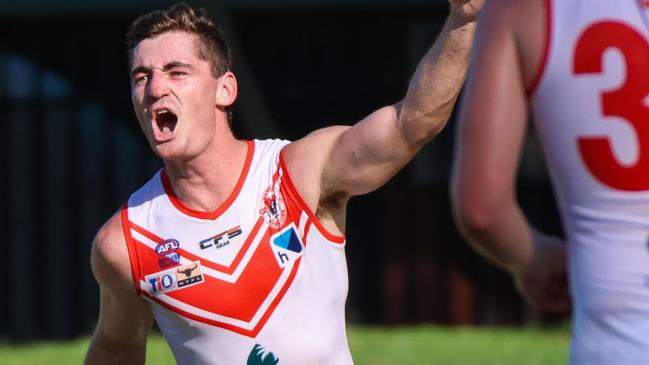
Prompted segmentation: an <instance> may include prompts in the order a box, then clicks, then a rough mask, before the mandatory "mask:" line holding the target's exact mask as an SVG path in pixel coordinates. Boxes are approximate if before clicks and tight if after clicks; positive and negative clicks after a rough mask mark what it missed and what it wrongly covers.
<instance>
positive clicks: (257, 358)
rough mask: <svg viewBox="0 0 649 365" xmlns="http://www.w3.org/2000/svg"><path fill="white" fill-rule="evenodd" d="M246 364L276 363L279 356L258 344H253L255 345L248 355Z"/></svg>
mask: <svg viewBox="0 0 649 365" xmlns="http://www.w3.org/2000/svg"><path fill="white" fill-rule="evenodd" d="M246 364H247V365H278V364H279V358H278V357H276V356H275V354H273V353H272V352H270V351H267V350H265V349H264V347H263V346H261V345H260V344H255V347H253V348H252V351H250V355H248V362H247V363H246Z"/></svg>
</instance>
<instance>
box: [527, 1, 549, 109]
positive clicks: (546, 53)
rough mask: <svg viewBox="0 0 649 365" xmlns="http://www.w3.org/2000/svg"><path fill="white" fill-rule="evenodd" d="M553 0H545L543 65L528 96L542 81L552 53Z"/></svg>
mask: <svg viewBox="0 0 649 365" xmlns="http://www.w3.org/2000/svg"><path fill="white" fill-rule="evenodd" d="M551 36H552V0H545V44H544V47H543V56H542V58H541V65H540V67H539V70H538V72H537V74H536V77H535V78H534V81H533V82H532V83H531V84H530V87H529V88H528V89H527V97H528V98H531V97H532V95H533V94H534V92H536V87H537V86H538V84H539V82H540V81H541V77H542V76H543V74H544V73H545V68H546V66H547V63H548V57H549V55H550V43H551V42H552V40H551V39H550V37H551Z"/></svg>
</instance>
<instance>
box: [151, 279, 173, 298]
mask: <svg viewBox="0 0 649 365" xmlns="http://www.w3.org/2000/svg"><path fill="white" fill-rule="evenodd" d="M149 286H150V292H151V293H152V294H155V293H158V292H163V291H167V290H169V289H171V288H173V286H174V279H173V277H172V276H171V275H169V274H163V275H160V276H156V277H152V278H150V279H149Z"/></svg>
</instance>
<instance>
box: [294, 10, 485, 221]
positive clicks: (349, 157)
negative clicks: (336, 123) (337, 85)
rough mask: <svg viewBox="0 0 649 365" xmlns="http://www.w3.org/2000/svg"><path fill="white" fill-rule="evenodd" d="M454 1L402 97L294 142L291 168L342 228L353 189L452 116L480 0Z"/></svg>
mask: <svg viewBox="0 0 649 365" xmlns="http://www.w3.org/2000/svg"><path fill="white" fill-rule="evenodd" d="M454 3H457V6H455V7H453V9H452V10H451V15H450V16H449V18H448V20H447V22H446V24H445V26H444V28H443V30H442V32H441V34H440V36H439V37H438V39H437V41H436V42H435V44H434V45H433V47H432V48H431V49H430V50H429V51H428V52H427V54H426V55H425V56H424V58H423V59H422V60H421V62H420V64H419V66H418V67H417V70H416V72H415V74H414V76H413V78H412V80H411V82H410V85H409V88H408V91H407V94H406V97H405V98H404V99H403V100H402V101H401V102H399V103H397V104H395V105H391V106H387V107H384V108H381V109H379V110H377V111H376V112H374V113H372V114H371V115H369V116H368V117H366V118H365V119H363V120H362V121H360V122H359V123H357V124H356V125H354V126H353V127H332V128H327V129H323V130H319V131H316V132H314V133H312V134H311V135H309V136H307V137H305V138H304V139H302V140H300V141H297V142H295V143H293V144H291V145H290V146H289V147H288V148H287V150H286V154H285V156H286V159H287V163H288V164H289V169H290V170H291V174H292V175H293V176H296V177H297V179H298V180H300V182H299V185H300V188H301V190H302V191H301V193H302V195H304V196H305V197H306V200H307V203H308V204H309V205H311V207H317V208H318V209H319V211H320V212H323V211H329V212H330V213H332V214H333V215H334V217H333V218H334V219H335V220H336V225H337V227H338V229H342V227H343V225H344V209H342V208H343V207H344V205H345V204H344V203H345V202H346V201H347V199H348V198H349V197H350V196H353V195H359V194H365V193H368V192H370V191H373V190H375V189H377V188H378V187H380V186H381V185H383V184H384V183H385V182H386V181H387V180H388V179H390V178H391V177H392V176H393V175H394V174H396V173H397V171H399V169H401V168H402V167H403V166H404V165H405V164H406V163H407V162H408V161H409V160H410V159H411V158H412V157H413V156H414V154H415V153H416V152H417V151H418V150H419V149H420V148H421V147H422V146H423V145H424V144H425V143H426V142H428V141H430V140H431V139H432V138H433V137H434V136H435V135H436V134H437V133H438V132H439V131H440V130H441V129H442V128H443V127H444V125H445V124H446V121H447V120H448V118H449V115H450V113H451V111H452V109H453V106H454V104H455V101H456V98H457V95H458V93H459V90H460V88H461V86H462V84H463V82H464V79H465V75H466V69H467V67H468V55H469V50H470V47H471V42H472V39H473V31H474V27H475V24H474V23H475V22H474V18H475V13H476V12H477V9H478V8H479V6H480V5H479V4H481V0H477V1H476V0H474V1H471V2H468V1H454ZM461 4H465V5H464V8H463V6H462V5H461ZM341 87H344V85H342V86H341ZM339 213H340V214H339Z"/></svg>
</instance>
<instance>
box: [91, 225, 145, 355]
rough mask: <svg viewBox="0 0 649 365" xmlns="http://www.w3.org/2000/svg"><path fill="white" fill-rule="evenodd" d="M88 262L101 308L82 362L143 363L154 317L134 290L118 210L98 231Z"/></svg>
mask: <svg viewBox="0 0 649 365" xmlns="http://www.w3.org/2000/svg"><path fill="white" fill-rule="evenodd" d="M91 264H92V270H93V273H94V275H95V278H96V279H97V282H98V283H99V287H100V305H101V307H100V312H99V320H98V322H97V328H96V329H95V333H94V335H93V337H92V341H91V343H90V347H89V348H88V353H87V355H86V359H85V362H84V363H85V364H87V365H101V364H107V365H108V364H126V365H131V364H134V365H135V364H139V365H141V364H144V361H145V355H146V338H147V334H148V332H149V330H150V328H151V325H152V323H153V317H152V315H151V311H150V308H149V306H148V304H147V303H146V302H145V301H144V300H143V299H142V298H140V297H139V296H138V295H137V294H136V293H135V286H134V283H133V278H132V274H131V268H130V263H129V258H128V252H127V249H126V243H125V240H124V234H123V231H122V224H121V218H120V215H119V213H118V214H116V215H115V216H113V217H112V218H111V219H110V221H109V222H108V223H107V224H106V225H105V226H104V227H102V228H101V229H100V230H99V232H98V233H97V236H96V237H95V241H94V243H93V247H92V252H91Z"/></svg>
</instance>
